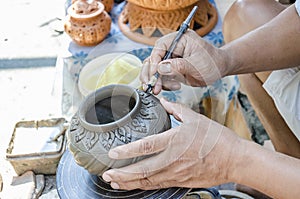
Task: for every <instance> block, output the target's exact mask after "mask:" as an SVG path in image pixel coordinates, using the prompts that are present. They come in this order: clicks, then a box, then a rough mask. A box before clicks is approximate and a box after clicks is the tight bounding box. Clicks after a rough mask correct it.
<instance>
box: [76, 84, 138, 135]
mask: <svg viewBox="0 0 300 199" xmlns="http://www.w3.org/2000/svg"><path fill="white" fill-rule="evenodd" d="M130 94H131V95H130ZM114 95H125V96H130V97H133V98H134V99H135V105H134V107H133V108H132V109H131V110H130V111H129V112H128V113H127V114H126V115H125V116H123V117H122V118H120V119H118V120H116V121H113V122H110V123H106V124H93V123H89V122H87V121H86V116H85V115H86V113H87V111H88V110H90V109H91V108H92V106H94V105H95V104H96V103H97V102H99V101H100V100H102V99H105V98H107V97H111V96H114ZM140 107H141V101H140V96H139V94H138V92H137V91H136V89H135V88H132V87H130V86H128V85H123V84H110V85H108V86H104V87H101V88H99V89H97V90H96V91H94V92H92V93H91V94H89V95H88V96H87V97H86V99H85V100H84V101H83V102H82V103H81V105H80V106H79V109H78V118H79V122H80V124H81V125H82V126H83V127H84V128H85V129H87V130H90V131H97V132H105V131H110V130H113V129H117V128H120V127H121V126H124V125H125V124H127V123H130V122H131V121H132V120H133V119H134V118H135V116H136V114H137V113H138V110H139V108H140Z"/></svg>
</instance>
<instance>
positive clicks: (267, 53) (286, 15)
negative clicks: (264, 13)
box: [221, 5, 300, 75]
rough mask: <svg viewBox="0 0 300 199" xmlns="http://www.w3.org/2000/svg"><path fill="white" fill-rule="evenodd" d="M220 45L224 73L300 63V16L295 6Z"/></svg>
mask: <svg viewBox="0 0 300 199" xmlns="http://www.w3.org/2000/svg"><path fill="white" fill-rule="evenodd" d="M221 49H223V50H224V51H225V52H226V55H227V63H226V65H227V67H228V71H227V74H226V75H232V74H243V73H252V72H259V71H268V70H277V69H283V68H289V67H294V66H297V65H300V17H299V16H298V14H297V12H296V9H295V6H294V5H292V6H290V7H289V8H287V9H286V10H284V11H283V12H282V13H280V14H279V15H278V16H277V17H275V18H274V19H273V20H271V21H270V22H268V23H266V24H265V25H263V26H261V27H259V28H257V29H255V30H253V31H251V32H249V33H247V34H246V35H244V36H242V37H240V38H239V39H236V40H234V41H232V42H230V43H228V44H226V45H224V46H223V47H222V48H221Z"/></svg>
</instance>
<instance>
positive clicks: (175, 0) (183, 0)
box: [127, 0, 198, 10]
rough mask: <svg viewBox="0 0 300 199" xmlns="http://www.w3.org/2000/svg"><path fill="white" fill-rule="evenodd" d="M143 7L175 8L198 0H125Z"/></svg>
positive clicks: (156, 8) (153, 8) (155, 8)
mask: <svg viewBox="0 0 300 199" xmlns="http://www.w3.org/2000/svg"><path fill="white" fill-rule="evenodd" d="M127 1H128V2H130V3H132V4H135V5H138V6H140V7H143V8H148V9H152V10H176V9H180V8H185V7H187V6H190V5H192V4H195V3H196V2H197V1H198V0H127Z"/></svg>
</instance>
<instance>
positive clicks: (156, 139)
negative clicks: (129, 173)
mask: <svg viewBox="0 0 300 199" xmlns="http://www.w3.org/2000/svg"><path fill="white" fill-rule="evenodd" d="M172 134H173V130H172V129H170V130H168V131H165V132H164V133H161V134H156V135H152V136H148V137H146V138H143V139H140V140H138V141H135V142H131V143H129V144H126V145H122V146H118V147H116V148H113V149H111V150H110V151H109V152H108V156H109V157H110V158H112V159H127V158H133V157H139V156H144V155H150V154H154V153H158V152H160V151H163V150H164V149H165V148H166V146H167V145H168V143H169V140H170V138H171V137H172Z"/></svg>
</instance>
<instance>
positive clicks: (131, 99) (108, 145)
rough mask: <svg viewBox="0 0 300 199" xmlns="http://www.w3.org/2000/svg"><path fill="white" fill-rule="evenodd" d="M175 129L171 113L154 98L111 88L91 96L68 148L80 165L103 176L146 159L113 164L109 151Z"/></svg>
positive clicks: (72, 129)
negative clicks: (110, 169) (107, 171)
mask: <svg viewBox="0 0 300 199" xmlns="http://www.w3.org/2000/svg"><path fill="white" fill-rule="evenodd" d="M170 127H171V121H170V118H169V115H168V113H167V112H166V111H165V109H164V108H163V107H162V105H161V104H160V102H159V100H158V99H157V98H156V97H154V96H153V95H152V94H149V93H145V92H143V91H139V90H136V89H135V88H132V87H130V86H127V85H109V86H105V87H102V88H100V89H98V90H96V91H95V92H93V93H91V94H90V95H88V96H87V97H86V98H85V100H84V101H83V102H82V104H81V105H80V107H79V109H78V111H77V113H76V114H75V115H74V116H73V118H72V119H71V124H70V127H69V130H68V146H69V150H70V151H71V152H72V154H73V156H74V158H75V160H76V162H77V164H79V165H80V166H82V167H84V168H85V169H87V170H88V171H89V172H90V173H92V174H96V175H102V174H103V172H104V171H106V170H107V169H109V168H119V167H123V166H126V165H128V164H131V163H133V162H136V161H139V160H141V159H143V158H145V157H139V158H132V159H126V160H117V161H116V160H112V159H110V158H109V157H108V151H109V150H110V149H112V148H114V147H116V146H119V145H123V144H127V143H130V142H133V141H136V140H139V139H141V138H144V137H146V136H150V135H153V134H158V133H161V132H163V131H166V130H167V129H169V128H170Z"/></svg>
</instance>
